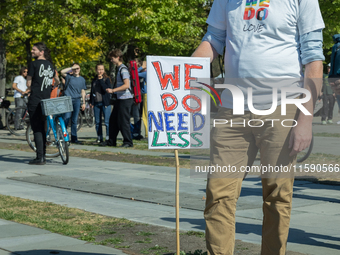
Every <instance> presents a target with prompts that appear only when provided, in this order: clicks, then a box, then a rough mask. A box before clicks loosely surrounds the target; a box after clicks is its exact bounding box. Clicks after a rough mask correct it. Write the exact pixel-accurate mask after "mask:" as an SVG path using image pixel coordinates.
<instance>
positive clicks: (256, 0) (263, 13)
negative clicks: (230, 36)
mask: <svg viewBox="0 0 340 255" xmlns="http://www.w3.org/2000/svg"><path fill="white" fill-rule="evenodd" d="M269 5H270V0H246V7H245V10H244V14H243V20H248V21H251V20H259V21H264V20H266V19H267V18H268V15H269V10H268V9H269ZM264 27H265V25H264V24H252V23H248V24H245V25H244V27H243V31H244V32H252V31H253V32H257V33H260V32H262V30H263V28H264Z"/></svg>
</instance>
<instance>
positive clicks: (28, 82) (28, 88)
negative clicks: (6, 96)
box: [25, 75, 32, 94]
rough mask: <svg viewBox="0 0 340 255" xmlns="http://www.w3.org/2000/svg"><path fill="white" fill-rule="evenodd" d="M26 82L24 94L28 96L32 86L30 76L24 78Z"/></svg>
mask: <svg viewBox="0 0 340 255" xmlns="http://www.w3.org/2000/svg"><path fill="white" fill-rule="evenodd" d="M26 80H27V83H26V86H27V90H26V91H25V94H29V93H31V86H32V76H29V75H28V76H27V78H26Z"/></svg>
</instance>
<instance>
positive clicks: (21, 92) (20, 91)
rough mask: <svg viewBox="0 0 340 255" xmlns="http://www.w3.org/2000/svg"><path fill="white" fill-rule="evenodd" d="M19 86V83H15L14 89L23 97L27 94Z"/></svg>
mask: <svg viewBox="0 0 340 255" xmlns="http://www.w3.org/2000/svg"><path fill="white" fill-rule="evenodd" d="M17 85H18V84H17V83H13V85H12V88H13V89H15V90H16V91H18V92H19V93H20V94H21V95H24V94H26V91H23V90H21V89H19V88H18V86H17Z"/></svg>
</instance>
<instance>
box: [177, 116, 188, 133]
mask: <svg viewBox="0 0 340 255" xmlns="http://www.w3.org/2000/svg"><path fill="white" fill-rule="evenodd" d="M177 117H178V128H177V130H178V131H188V127H183V126H182V125H186V124H188V123H187V122H186V121H184V117H188V114H187V113H178V115H177Z"/></svg>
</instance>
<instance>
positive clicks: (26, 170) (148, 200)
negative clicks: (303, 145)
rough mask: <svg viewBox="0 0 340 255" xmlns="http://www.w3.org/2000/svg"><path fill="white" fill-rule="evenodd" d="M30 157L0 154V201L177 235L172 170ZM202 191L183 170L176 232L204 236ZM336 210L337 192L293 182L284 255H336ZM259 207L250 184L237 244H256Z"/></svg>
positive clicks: (254, 184)
mask: <svg viewBox="0 0 340 255" xmlns="http://www.w3.org/2000/svg"><path fill="white" fill-rule="evenodd" d="M33 156H34V154H33V153H30V152H18V151H11V150H0V162H1V167H0V194H4V195H11V196H17V197H22V198H27V199H32V200H38V201H49V202H54V203H56V204H61V205H67V206H69V207H75V208H80V209H84V210H87V211H91V212H95V213H100V214H103V215H108V216H114V217H125V218H127V219H130V220H134V221H138V222H143V223H149V224H155V225H160V226H166V227H169V228H174V227H175V223H174V222H175V210H174V207H173V205H174V189H175V183H174V182H175V173H174V172H175V171H174V169H173V168H170V167H159V166H146V165H138V164H129V163H120V162H109V161H98V160H94V159H84V158H71V160H70V163H69V164H68V165H66V166H64V165H62V164H61V161H60V159H59V158H56V159H49V160H48V164H47V165H46V166H30V165H27V161H28V160H29V159H30V158H32V157H33ZM205 184H206V181H205V179H202V178H191V177H190V173H189V171H188V170H185V169H182V170H181V183H180V202H181V203H180V204H181V206H182V208H181V210H180V217H181V225H180V226H181V229H182V230H196V231H204V227H205V225H204V220H203V212H202V210H203V207H204V200H202V198H203V196H204V195H205ZM58 187H59V188H58ZM131 198H133V199H134V200H131ZM339 203H340V186H329V185H321V184H313V183H310V182H307V181H296V182H295V187H294V199H293V211H292V220H291V229H290V235H289V240H288V242H289V243H288V249H289V250H292V251H297V252H301V253H306V254H315V255H320V254H327V255H333V254H334V255H338V254H339V250H340V232H339V228H340V223H339V216H340V205H339ZM261 204H262V197H261V181H260V179H258V178H256V177H249V178H247V179H246V180H245V181H244V184H243V189H242V193H241V197H240V199H239V202H238V210H237V213H236V215H237V217H236V221H237V223H236V238H237V239H240V240H243V241H247V242H254V243H260V239H261V221H262V209H261ZM0 247H1V242H0ZM0 254H1V253H0ZM104 254H105V253H104Z"/></svg>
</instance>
